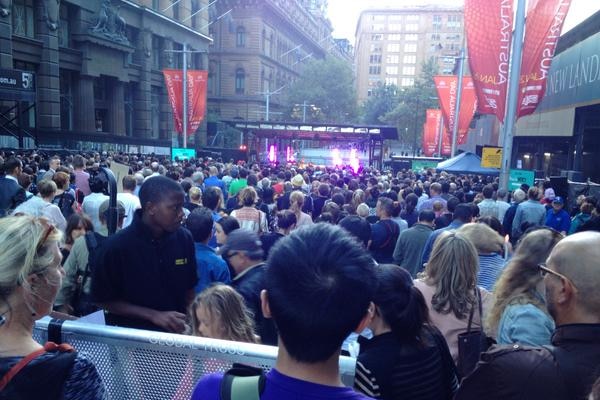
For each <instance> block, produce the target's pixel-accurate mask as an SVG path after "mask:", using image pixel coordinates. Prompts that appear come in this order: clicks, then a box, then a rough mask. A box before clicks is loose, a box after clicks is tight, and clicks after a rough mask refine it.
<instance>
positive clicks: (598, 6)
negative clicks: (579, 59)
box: [328, 0, 600, 43]
mask: <svg viewBox="0 0 600 400" xmlns="http://www.w3.org/2000/svg"><path fill="white" fill-rule="evenodd" d="M514 2H515V5H516V3H517V0H514ZM328 3H329V7H328V14H329V19H330V20H331V23H332V24H333V29H334V31H333V37H335V38H346V39H349V40H350V41H351V42H352V43H354V33H355V31H356V23H357V22H358V16H359V15H360V12H361V11H362V10H365V9H368V8H375V7H386V6H392V7H394V6H404V5H415V4H419V5H421V4H444V5H462V4H463V3H464V2H463V0H437V1H418V0H417V1H415V0H412V1H411V0H328ZM598 10H600V1H598V0H573V2H572V3H571V7H570V9H569V15H568V16H567V20H566V21H565V25H564V27H563V33H564V32H566V31H568V30H569V29H571V28H572V27H574V26H575V25H577V24H578V23H580V22H581V21H583V20H584V19H586V18H587V17H589V16H590V15H592V14H593V13H595V12H596V11H598Z"/></svg>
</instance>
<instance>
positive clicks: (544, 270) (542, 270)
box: [538, 263, 577, 289]
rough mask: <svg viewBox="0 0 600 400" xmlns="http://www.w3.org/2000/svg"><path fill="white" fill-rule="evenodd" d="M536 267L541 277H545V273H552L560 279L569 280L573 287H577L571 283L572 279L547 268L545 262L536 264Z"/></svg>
mask: <svg viewBox="0 0 600 400" xmlns="http://www.w3.org/2000/svg"><path fill="white" fill-rule="evenodd" d="M538 268H539V270H540V275H541V276H542V278H544V277H546V275H548V274H550V275H554V276H557V277H558V278H560V279H561V280H564V281H567V282H569V283H570V284H571V286H573V287H574V288H575V289H577V286H575V284H574V283H573V281H572V280H571V279H570V278H568V277H566V276H564V275H563V274H561V273H558V272H556V271H554V270H551V269H550V268H548V266H547V265H546V263H541V264H538Z"/></svg>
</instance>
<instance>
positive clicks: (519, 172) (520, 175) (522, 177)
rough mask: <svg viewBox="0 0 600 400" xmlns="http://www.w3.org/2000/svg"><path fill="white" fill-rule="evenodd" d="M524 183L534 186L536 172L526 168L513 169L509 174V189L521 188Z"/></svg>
mask: <svg viewBox="0 0 600 400" xmlns="http://www.w3.org/2000/svg"><path fill="white" fill-rule="evenodd" d="M523 183H526V184H527V185H529V186H533V185H534V184H535V172H534V171H529V170H526V169H511V170H510V174H509V176H508V190H510V191H513V190H515V189H519V188H520V187H521V185H522V184H523Z"/></svg>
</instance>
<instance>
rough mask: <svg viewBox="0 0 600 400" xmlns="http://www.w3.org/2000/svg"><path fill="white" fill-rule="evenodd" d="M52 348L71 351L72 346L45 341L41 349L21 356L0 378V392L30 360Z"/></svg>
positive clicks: (52, 349)
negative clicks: (0, 378)
mask: <svg viewBox="0 0 600 400" xmlns="http://www.w3.org/2000/svg"><path fill="white" fill-rule="evenodd" d="M54 350H59V351H73V348H72V347H71V346H69V345H68V344H61V345H57V344H56V343H53V342H47V343H46V344H45V345H44V347H42V348H41V349H39V350H36V351H34V352H32V353H30V354H28V355H27V356H25V357H23V358H22V359H21V361H19V362H18V363H16V364H15V365H13V367H12V368H11V369H10V370H9V371H8V372H7V373H6V374H5V375H4V376H3V377H2V380H0V392H2V391H3V390H4V388H6V386H7V385H8V384H9V383H10V381H11V380H12V379H13V378H14V377H15V376H16V375H17V374H18V373H19V372H20V371H21V370H22V369H23V368H25V367H26V366H27V365H28V364H29V363H30V362H32V361H33V360H35V359H36V358H38V357H39V356H41V355H42V354H45V353H46V352H48V351H54Z"/></svg>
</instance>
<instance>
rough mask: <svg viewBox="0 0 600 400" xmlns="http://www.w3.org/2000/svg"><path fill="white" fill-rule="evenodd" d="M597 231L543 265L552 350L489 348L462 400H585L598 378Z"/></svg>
mask: <svg viewBox="0 0 600 400" xmlns="http://www.w3.org/2000/svg"><path fill="white" fill-rule="evenodd" d="M598 260H600V233H598V232H582V233H577V234H574V235H571V236H568V237H567V238H565V239H563V240H561V241H560V242H559V243H558V244H557V245H556V247H555V248H554V249H553V250H552V253H550V256H549V257H548V260H547V262H546V263H544V264H540V265H538V268H539V271H540V273H541V274H542V276H543V277H544V280H543V283H544V286H545V289H546V306H547V308H548V311H549V313H550V315H551V316H552V318H554V321H555V323H556V329H555V331H554V334H553V335H552V346H547V347H542V348H539V347H523V346H520V345H516V344H515V345H512V346H494V347H492V348H491V349H490V350H489V351H488V352H487V353H484V354H482V355H481V361H480V363H479V365H478V367H477V369H476V370H475V371H474V372H473V373H472V374H471V375H469V376H468V377H467V378H466V379H465V380H463V382H462V384H461V387H460V389H459V391H458V393H457V395H456V397H455V398H456V399H457V400H464V399H480V398H485V399H561V400H562V399H565V400H566V399H585V398H587V395H588V394H589V393H590V391H591V388H592V385H593V383H594V381H595V380H596V379H597V378H598V376H600V290H599V288H600V263H599V262H598Z"/></svg>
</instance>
